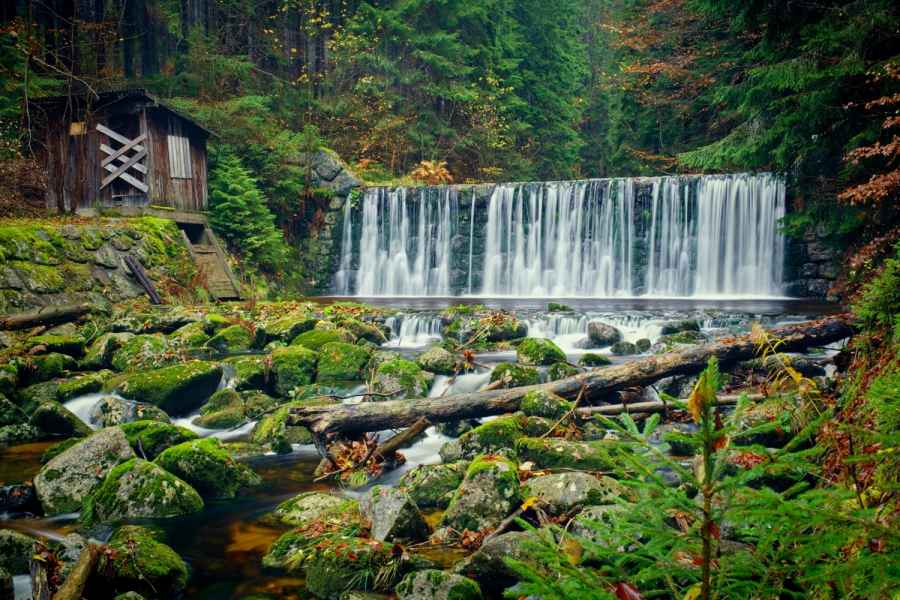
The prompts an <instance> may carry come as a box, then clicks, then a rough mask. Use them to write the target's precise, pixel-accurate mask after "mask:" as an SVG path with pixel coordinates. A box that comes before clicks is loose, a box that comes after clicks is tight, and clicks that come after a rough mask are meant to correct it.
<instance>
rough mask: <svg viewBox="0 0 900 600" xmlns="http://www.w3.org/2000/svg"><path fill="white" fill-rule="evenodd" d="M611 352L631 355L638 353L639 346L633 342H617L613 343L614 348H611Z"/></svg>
mask: <svg viewBox="0 0 900 600" xmlns="http://www.w3.org/2000/svg"><path fill="white" fill-rule="evenodd" d="M610 352H612V353H613V354H615V355H616V356H630V355H632V354H637V346H635V345H634V344H632V343H631V342H616V343H615V344H613V345H612V348H610Z"/></svg>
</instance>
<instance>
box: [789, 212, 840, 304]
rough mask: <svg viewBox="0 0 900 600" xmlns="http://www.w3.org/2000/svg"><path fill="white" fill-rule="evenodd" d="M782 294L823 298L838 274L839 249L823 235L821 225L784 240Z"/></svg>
mask: <svg viewBox="0 0 900 600" xmlns="http://www.w3.org/2000/svg"><path fill="white" fill-rule="evenodd" d="M786 255H787V256H786V261H787V264H786V265H785V282H786V283H785V294H786V295H788V296H795V297H800V298H827V297H828V291H829V290H830V289H831V287H832V286H833V285H834V283H835V281H836V280H837V278H838V275H839V273H840V267H839V266H838V259H839V252H838V251H837V250H835V249H834V247H832V246H831V245H830V244H829V243H828V241H827V238H826V232H825V229H824V227H817V228H816V229H815V230H813V231H808V232H806V235H804V237H803V239H802V240H788V245H787V249H786Z"/></svg>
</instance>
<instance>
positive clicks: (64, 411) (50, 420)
mask: <svg viewBox="0 0 900 600" xmlns="http://www.w3.org/2000/svg"><path fill="white" fill-rule="evenodd" d="M29 421H30V423H31V424H32V425H33V426H35V427H37V429H38V430H39V431H40V432H41V433H43V434H44V435H46V436H50V437H54V436H56V437H84V436H86V435H89V434H90V433H91V428H90V427H88V426H87V424H86V423H85V422H84V421H82V420H81V419H79V418H78V417H77V416H75V414H74V413H73V412H72V411H70V410H69V409H68V408H66V407H65V406H63V405H62V404H60V403H59V402H56V401H50V402H44V403H43V404H41V405H40V406H38V407H37V408H36V409H35V410H34V412H33V413H31V419H30V420H29Z"/></svg>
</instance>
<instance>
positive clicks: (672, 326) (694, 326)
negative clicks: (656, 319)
mask: <svg viewBox="0 0 900 600" xmlns="http://www.w3.org/2000/svg"><path fill="white" fill-rule="evenodd" d="M684 331H700V322H699V321H696V320H694V319H688V320H685V321H672V322H669V323H664V324H663V326H662V330H661V331H660V333H661V334H662V335H670V334H673V333H680V332H684Z"/></svg>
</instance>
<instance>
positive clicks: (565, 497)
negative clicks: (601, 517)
mask: <svg viewBox="0 0 900 600" xmlns="http://www.w3.org/2000/svg"><path fill="white" fill-rule="evenodd" d="M625 493H626V491H625V489H624V488H623V486H622V484H620V483H619V482H618V481H616V480H615V479H612V478H611V477H594V476H593V475H591V474H589V473H582V472H579V471H573V472H571V473H553V474H551V475H541V476H538V477H533V478H532V479H529V480H528V481H527V482H526V483H525V486H524V488H523V495H524V496H526V497H536V498H538V499H539V500H540V502H541V507H542V508H544V510H546V511H547V512H549V513H550V514H553V515H561V514H564V513H566V512H568V511H569V510H571V509H572V508H574V507H575V506H579V505H580V506H591V505H597V504H611V503H614V502H615V501H616V499H617V498H619V497H622V496H623V495H625Z"/></svg>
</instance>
